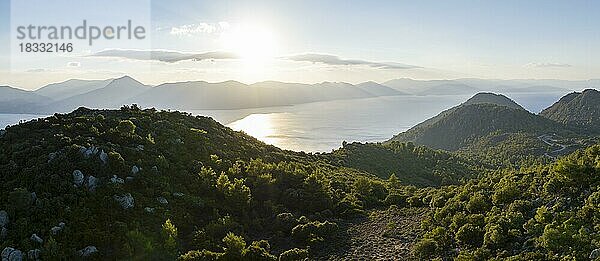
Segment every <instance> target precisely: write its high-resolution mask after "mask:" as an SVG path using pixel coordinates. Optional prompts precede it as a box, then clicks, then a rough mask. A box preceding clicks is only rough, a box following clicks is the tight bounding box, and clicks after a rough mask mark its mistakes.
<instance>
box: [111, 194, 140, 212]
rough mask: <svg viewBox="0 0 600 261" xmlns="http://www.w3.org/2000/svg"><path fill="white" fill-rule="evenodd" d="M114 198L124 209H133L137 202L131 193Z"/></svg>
mask: <svg viewBox="0 0 600 261" xmlns="http://www.w3.org/2000/svg"><path fill="white" fill-rule="evenodd" d="M113 198H114V199H115V200H116V201H117V202H118V203H119V205H121V207H122V208H123V209H130V208H133V206H134V203H135V200H134V199H133V196H131V194H130V193H127V194H125V195H122V196H118V195H114V196H113Z"/></svg>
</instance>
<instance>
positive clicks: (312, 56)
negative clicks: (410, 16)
mask: <svg viewBox="0 0 600 261" xmlns="http://www.w3.org/2000/svg"><path fill="white" fill-rule="evenodd" d="M286 58H287V59H288V60H292V61H298V62H312V63H323V64H328V65H366V66H369V67H374V68H380V69H414V68H420V67H418V66H414V65H408V64H401V63H393V62H371V61H364V60H355V59H341V58H340V57H338V56H335V55H330V54H316V53H307V54H299V55H292V56H288V57H286Z"/></svg>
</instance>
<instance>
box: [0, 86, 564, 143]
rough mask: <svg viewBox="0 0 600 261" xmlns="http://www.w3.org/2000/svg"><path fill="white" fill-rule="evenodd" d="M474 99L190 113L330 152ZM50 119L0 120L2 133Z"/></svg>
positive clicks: (383, 136)
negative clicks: (9, 127) (23, 122)
mask: <svg viewBox="0 0 600 261" xmlns="http://www.w3.org/2000/svg"><path fill="white" fill-rule="evenodd" d="M565 94H566V93H541V94H540V93H513V94H510V93H509V94H507V96H508V97H511V98H512V99H513V100H514V101H516V102H517V103H519V104H520V105H521V106H523V107H524V108H526V109H527V110H529V111H530V112H532V113H539V112H540V111H541V110H542V109H544V108H546V107H549V106H551V105H552V104H553V103H554V102H556V101H558V99H560V97H562V96H563V95H565ZM470 96H471V95H440V96H432V95H429V96H385V97H376V98H366V99H352V100H334V101H325V102H314V103H306V104H299V105H292V106H280V107H265V108H253V109H235V110H188V112H190V113H192V114H194V115H203V116H210V117H212V118H214V119H215V120H217V121H219V122H221V123H222V124H224V125H226V126H228V127H230V128H232V129H234V130H237V131H243V132H245V133H247V134H249V135H252V136H254V137H256V138H257V139H259V140H261V141H263V142H265V143H268V144H272V145H275V146H277V147H280V148H282V149H287V150H294V151H305V152H329V151H331V150H333V149H336V148H339V147H340V146H341V144H342V142H343V141H346V142H354V141H358V142H381V141H385V140H388V139H390V138H392V137H393V136H394V135H395V134H398V133H400V132H403V131H406V130H408V129H409V128H411V127H413V126H415V125H416V124H418V123H420V122H422V121H424V120H426V119H428V118H431V117H433V116H435V115H437V114H438V113H440V112H441V111H443V110H446V109H449V108H451V107H453V106H456V105H458V104H460V103H462V102H464V101H465V100H467V99H468V98H469V97H470ZM47 116H48V115H35V114H0V129H2V128H5V126H7V125H14V124H18V123H19V122H22V121H28V120H31V119H36V118H43V117H47Z"/></svg>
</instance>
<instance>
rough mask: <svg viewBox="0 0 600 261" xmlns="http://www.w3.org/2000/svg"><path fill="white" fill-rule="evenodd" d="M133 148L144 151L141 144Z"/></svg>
mask: <svg viewBox="0 0 600 261" xmlns="http://www.w3.org/2000/svg"><path fill="white" fill-rule="evenodd" d="M135 149H136V150H138V151H144V145H142V144H140V145H137V147H136V148H135Z"/></svg>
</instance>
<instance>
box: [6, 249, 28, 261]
mask: <svg viewBox="0 0 600 261" xmlns="http://www.w3.org/2000/svg"><path fill="white" fill-rule="evenodd" d="M21 260H23V253H22V252H21V250H18V249H14V248H12V247H5V248H4V250H2V261H21Z"/></svg>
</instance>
